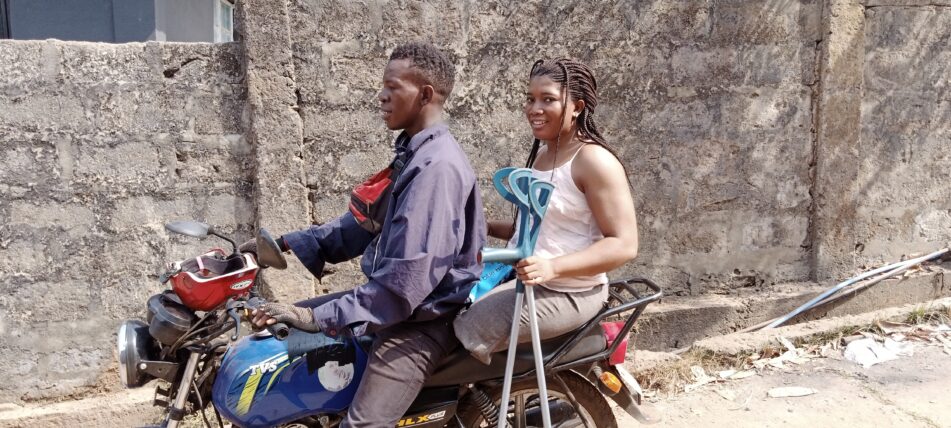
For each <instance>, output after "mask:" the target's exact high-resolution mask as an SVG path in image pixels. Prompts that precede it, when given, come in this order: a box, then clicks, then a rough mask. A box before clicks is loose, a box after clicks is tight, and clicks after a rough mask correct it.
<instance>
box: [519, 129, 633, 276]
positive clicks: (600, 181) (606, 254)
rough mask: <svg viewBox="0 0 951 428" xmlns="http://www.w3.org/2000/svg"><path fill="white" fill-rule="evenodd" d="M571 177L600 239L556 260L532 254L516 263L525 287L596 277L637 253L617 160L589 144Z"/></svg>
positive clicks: (624, 179) (627, 192) (627, 190)
mask: <svg viewBox="0 0 951 428" xmlns="http://www.w3.org/2000/svg"><path fill="white" fill-rule="evenodd" d="M571 175H572V178H573V179H574V180H575V183H576V184H577V185H578V188H579V189H581V191H582V192H583V193H584V195H585V199H586V200H587V202H588V206H589V207H590V208H591V212H592V214H594V219H595V222H596V223H597V224H598V227H599V228H600V229H601V233H602V234H604V239H601V240H599V241H597V242H595V243H594V244H592V245H591V246H589V247H588V248H585V249H584V250H581V251H578V252H576V253H571V254H565V255H563V256H560V257H556V258H554V259H545V258H542V257H536V256H532V257H528V258H526V259H524V260H522V261H520V262H519V264H518V270H517V271H518V275H519V278H520V279H522V281H523V282H524V283H525V284H527V285H537V284H542V283H544V282H546V281H550V280H552V279H557V278H563V277H572V276H590V275H597V274H599V273H602V272H607V271H610V270H612V269H615V268H617V267H619V266H621V265H623V264H624V263H627V262H628V261H630V260H632V259H634V257H636V256H637V246H638V242H637V215H636V213H635V211H634V199H633V197H632V196H631V191H630V187H629V185H628V181H627V177H626V176H625V173H624V168H623V167H622V166H621V162H620V161H618V160H617V158H615V157H614V155H612V154H611V153H610V152H608V151H607V150H605V149H604V148H602V147H599V146H595V145H593V144H592V145H588V146H585V147H584V148H582V149H581V153H579V154H578V157H577V158H575V162H574V164H573V165H572V166H571Z"/></svg>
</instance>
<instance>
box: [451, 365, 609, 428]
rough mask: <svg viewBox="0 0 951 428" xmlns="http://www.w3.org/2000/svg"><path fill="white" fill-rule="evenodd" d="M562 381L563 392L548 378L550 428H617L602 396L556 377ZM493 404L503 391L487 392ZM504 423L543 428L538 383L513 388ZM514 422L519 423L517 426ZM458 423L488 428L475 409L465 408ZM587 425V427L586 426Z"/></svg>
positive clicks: (567, 375) (570, 377)
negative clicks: (571, 397)
mask: <svg viewBox="0 0 951 428" xmlns="http://www.w3.org/2000/svg"><path fill="white" fill-rule="evenodd" d="M559 375H561V377H562V379H563V380H564V381H565V386H567V387H568V389H567V390H565V388H564V386H562V384H561V382H558V381H557V380H556V379H554V377H553V376H549V377H548V382H547V383H548V408H549V412H550V413H551V423H552V426H558V427H582V428H584V427H586V426H587V427H590V428H595V427H597V428H616V427H617V420H615V419H614V413H612V412H611V406H610V405H608V402H607V400H606V399H605V398H604V396H603V395H601V392H599V391H598V389H597V388H596V387H595V386H594V385H592V384H591V383H590V382H588V381H587V380H586V379H585V378H583V377H581V376H579V375H577V374H575V373H572V372H561V373H559ZM569 391H570V393H571V394H573V395H574V398H575V400H576V401H577V402H578V411H576V410H575V408H574V406H573V405H572V404H571V400H570V399H569V398H568V397H569ZM487 394H488V395H489V397H490V398H491V399H492V401H493V402H494V403H495V404H496V405H498V404H499V399H501V398H502V388H493V389H492V390H490V391H487ZM507 407H508V412H507V419H508V425H509V426H524V427H540V426H542V417H541V408H540V407H539V397H538V383H537V380H536V379H535V378H531V379H527V380H523V381H521V382H517V383H514V384H513V385H512V393H511V395H510V398H509V403H508V406H507ZM516 418H517V420H518V422H520V423H516ZM459 419H461V420H462V423H463V424H464V425H463V426H464V427H467V428H468V427H490V424H489V423H488V422H487V421H486V420H485V418H484V417H483V415H482V412H481V411H480V410H479V408H478V406H466V408H465V409H463V410H462V411H460V413H459ZM586 422H587V423H586ZM492 428H494V427H492Z"/></svg>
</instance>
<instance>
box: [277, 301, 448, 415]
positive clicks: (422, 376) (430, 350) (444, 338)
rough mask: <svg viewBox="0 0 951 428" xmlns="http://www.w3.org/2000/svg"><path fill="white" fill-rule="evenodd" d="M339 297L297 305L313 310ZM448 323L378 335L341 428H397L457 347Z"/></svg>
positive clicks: (412, 326) (415, 324) (399, 327)
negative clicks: (400, 420)
mask: <svg viewBox="0 0 951 428" xmlns="http://www.w3.org/2000/svg"><path fill="white" fill-rule="evenodd" d="M341 294H343V293H335V294H329V295H326V296H320V297H317V298H314V299H310V300H305V301H302V302H298V303H296V304H295V305H296V306H300V307H311V308H312V307H317V306H320V305H321V304H323V303H324V302H328V301H330V300H332V299H334V298H336V297H339V296H340V295H341ZM452 319H453V318H452V317H443V318H440V319H436V320H432V321H423V322H407V323H402V324H397V325H395V326H392V327H389V328H386V329H384V330H382V331H380V332H379V333H377V335H376V339H375V340H374V341H373V348H372V350H371V352H370V355H369V361H367V368H366V370H365V371H364V373H363V378H362V379H361V380H360V385H359V386H358V387H357V393H356V395H355V396H354V397H353V403H351V405H350V409H349V410H348V411H347V417H346V418H344V420H343V422H342V423H341V426H342V427H387V428H392V427H395V426H396V423H397V421H399V419H400V418H402V417H403V415H404V413H406V410H407V409H409V406H410V405H411V404H413V400H415V399H416V396H417V395H418V394H419V391H420V390H421V389H422V388H423V383H425V381H426V379H427V378H428V377H429V376H430V375H432V374H433V371H435V370H436V368H437V365H438V364H439V363H440V362H442V360H443V359H444V358H445V357H446V356H447V355H449V354H450V353H451V352H452V351H454V350H455V349H456V347H458V346H459V341H458V340H457V339H456V336H455V334H453V331H452Z"/></svg>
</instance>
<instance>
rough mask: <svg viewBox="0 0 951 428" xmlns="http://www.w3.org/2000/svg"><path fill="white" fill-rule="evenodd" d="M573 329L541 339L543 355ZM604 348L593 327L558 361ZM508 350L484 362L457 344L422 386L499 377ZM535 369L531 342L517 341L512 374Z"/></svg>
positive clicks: (502, 372)
mask: <svg viewBox="0 0 951 428" xmlns="http://www.w3.org/2000/svg"><path fill="white" fill-rule="evenodd" d="M573 334H574V332H571V333H568V334H565V335H562V336H559V337H556V338H553V339H548V340H545V341H542V344H541V348H542V355H544V356H545V359H546V360H547V359H548V357H549V356H551V355H552V354H554V353H555V351H557V350H558V348H559V347H561V345H563V344H564V343H566V342H568V340H569V339H571V336H572V335H573ZM605 349H607V340H606V339H605V337H604V333H603V332H602V331H601V329H600V328H595V329H592V331H591V332H589V333H588V334H586V335H585V336H584V337H583V338H582V339H581V340H580V341H579V342H578V343H577V344H576V345H575V346H574V347H572V348H571V349H570V350H569V351H568V353H567V354H565V355H564V356H563V357H562V358H561V359H560V360H559V363H567V362H571V361H575V360H578V359H581V358H584V357H587V356H591V355H594V354H597V353H598V352H601V351H603V350H605ZM507 354H508V350H505V351H502V352H497V353H495V354H493V355H492V364H490V365H485V364H483V363H482V362H481V361H479V360H477V359H475V357H473V356H472V355H470V354H469V351H468V350H466V349H465V348H463V347H462V346H460V347H459V348H458V349H456V350H455V351H454V352H453V353H452V354H450V355H449V356H447V357H446V358H444V359H443V362H442V363H441V364H440V365H439V368H437V369H436V372H435V373H434V374H433V375H432V376H430V378H429V380H427V381H426V384H425V385H424V387H425V388H429V387H438V386H452V385H460V384H465V383H475V382H481V381H485V380H490V379H501V378H502V377H503V376H504V375H505V359H506V357H507ZM534 368H535V359H534V357H533V354H532V344H531V342H527V343H520V344H519V345H518V347H516V348H515V367H514V370H513V371H512V373H513V374H514V376H519V375H521V374H524V373H526V372H528V371H530V370H533V369H534Z"/></svg>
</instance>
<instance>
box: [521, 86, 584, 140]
mask: <svg viewBox="0 0 951 428" xmlns="http://www.w3.org/2000/svg"><path fill="white" fill-rule="evenodd" d="M561 89H562V88H561V84H559V83H556V82H555V81H554V80H551V78H550V77H548V76H537V77H533V78H532V80H531V81H529V83H528V92H526V93H525V105H524V107H523V110H524V111H525V118H526V119H528V125H529V126H530V127H531V128H532V135H534V136H535V138H537V139H539V140H542V141H555V139H557V138H558V135H559V134H560V133H563V132H565V131H570V130H571V126H572V118H573V117H574V116H575V111H576V109H578V108H579V106H577V105H576V104H577V103H576V102H573V101H572V100H571V98H570V97H569V98H568V102H567V105H566V103H565V98H564V95H563V94H562V91H561ZM566 108H567V110H565V109H566ZM563 110H565V111H564V120H562V111H563Z"/></svg>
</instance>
